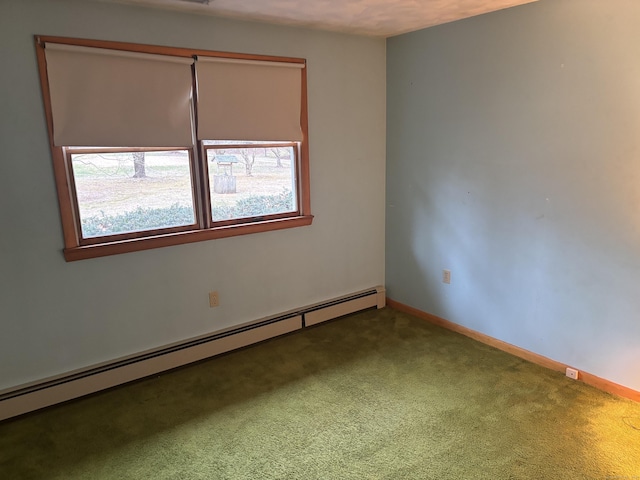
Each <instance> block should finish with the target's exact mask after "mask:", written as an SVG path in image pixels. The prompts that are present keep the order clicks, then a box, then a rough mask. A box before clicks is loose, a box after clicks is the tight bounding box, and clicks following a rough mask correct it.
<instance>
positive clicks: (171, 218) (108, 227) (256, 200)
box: [82, 190, 293, 237]
mask: <svg viewBox="0 0 640 480" xmlns="http://www.w3.org/2000/svg"><path fill="white" fill-rule="evenodd" d="M291 210H293V195H292V193H291V191H290V190H284V191H283V192H282V193H280V194H278V195H261V196H255V197H248V198H244V199H241V200H239V201H238V202H237V203H236V204H235V205H232V206H224V205H223V206H216V207H214V208H213V211H212V213H213V218H214V220H229V219H232V218H246V217H256V216H263V215H269V214H273V213H280V212H287V211H291ZM192 223H194V217H193V208H191V207H185V206H181V205H179V204H177V203H175V204H173V205H171V206H170V207H168V208H141V207H138V208H137V209H136V210H133V211H130V212H125V213H122V214H120V215H106V214H105V213H104V212H101V213H100V215H95V216H93V217H88V218H84V219H82V234H83V236H84V237H100V236H104V235H114V234H118V233H127V232H137V231H141V230H154V229H158V228H169V227H176V226H180V225H189V224H192Z"/></svg>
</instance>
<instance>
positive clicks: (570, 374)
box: [567, 367, 580, 380]
mask: <svg viewBox="0 0 640 480" xmlns="http://www.w3.org/2000/svg"><path fill="white" fill-rule="evenodd" d="M579 373H580V372H578V370H576V369H575V368H571V367H567V377H569V378H573V379H574V380H578V375H579Z"/></svg>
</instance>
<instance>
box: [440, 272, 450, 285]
mask: <svg viewBox="0 0 640 480" xmlns="http://www.w3.org/2000/svg"><path fill="white" fill-rule="evenodd" d="M442 283H451V270H446V269H445V270H442Z"/></svg>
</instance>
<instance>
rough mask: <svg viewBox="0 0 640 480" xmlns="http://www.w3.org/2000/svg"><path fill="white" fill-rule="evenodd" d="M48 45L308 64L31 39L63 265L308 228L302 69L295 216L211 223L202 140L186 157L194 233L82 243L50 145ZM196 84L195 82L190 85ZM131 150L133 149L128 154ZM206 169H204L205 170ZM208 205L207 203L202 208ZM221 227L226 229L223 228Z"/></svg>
mask: <svg viewBox="0 0 640 480" xmlns="http://www.w3.org/2000/svg"><path fill="white" fill-rule="evenodd" d="M46 42H51V43H62V44H69V45H78V46H86V47H96V48H108V49H112V50H124V51H130V52H140V53H151V54H159V55H171V56H174V57H176V56H177V57H189V58H192V57H193V56H204V57H222V58H232V59H239V60H257V61H268V62H286V63H302V64H306V61H305V60H304V59H301V58H293V57H276V56H268V55H253V54H244V53H231V52H218V51H211V50H199V49H188V48H178V47H164V46H156V45H143V44H133V43H125V42H111V41H103V40H89V39H76V38H69V37H53V36H41V35H36V36H35V43H36V56H37V61H38V68H39V72H40V84H41V88H42V96H43V103H44V110H45V117H46V121H47V129H48V134H49V146H50V148H51V153H52V160H53V170H54V177H55V183H56V189H57V193H58V204H59V208H60V218H61V221H62V230H63V236H64V249H63V253H64V258H65V260H66V261H76V260H82V259H88V258H95V257H102V256H107V255H116V254H121V253H128V252H135V251H141V250H148V249H154V248H161V247H166V246H171V245H181V244H186V243H193V242H201V241H206V240H214V239H218V238H227V237H233V236H239V235H249V234H253V233H259V232H268V231H274V230H281V229H286V228H295V227H301V226H306V225H311V223H312V222H313V215H311V196H310V191H309V188H310V179H309V143H308V127H309V125H308V105H307V69H306V68H302V69H301V82H302V88H301V97H302V98H301V112H300V126H301V129H302V141H301V142H299V144H298V151H297V152H296V153H297V155H296V157H297V165H296V177H297V178H296V182H297V183H296V186H297V188H296V190H297V192H296V193H297V202H298V204H297V207H298V209H297V212H295V213H294V214H291V215H290V214H285V215H284V216H283V215H281V214H278V215H269V216H265V217H252V218H249V219H239V220H238V221H237V222H235V223H233V224H227V222H216V223H213V222H211V213H210V212H209V214H206V210H208V209H209V205H210V201H209V198H208V197H209V193H208V191H209V189H208V185H207V179H206V178H204V177H205V174H206V173H207V168H208V166H207V162H206V155H205V148H204V145H203V142H202V141H198V142H197V143H196V145H194V147H195V148H197V153H198V154H197V155H196V154H195V153H196V152H195V151H194V149H193V148H192V149H191V150H190V155H192V156H193V163H192V165H194V166H195V168H196V171H195V172H193V184H192V188H193V190H194V195H195V196H194V204H195V205H194V206H195V210H196V219H197V226H196V227H195V228H193V229H191V228H186V229H185V228H183V227H179V231H173V229H170V230H171V231H168V230H163V231H156V230H153V231H149V230H147V231H144V232H137V233H139V234H140V235H144V236H137V235H133V234H132V235H128V234H127V235H125V237H126V238H123V236H121V235H114V236H110V237H99V238H98V242H99V243H94V240H95V239H92V240H91V241H90V242H87V241H82V235H81V232H80V230H79V229H80V223H79V220H78V218H77V213H76V212H77V207H76V206H75V205H76V204H75V203H74V202H75V190H74V187H73V174H72V172H71V171H70V167H69V164H68V161H67V158H66V155H65V152H64V148H63V147H57V146H55V145H54V142H53V115H52V110H51V98H50V92H49V83H48V78H47V67H46V58H45V51H44V44H45V43H46ZM194 81H195V80H194ZM128 150H132V149H128ZM203 164H204V165H203ZM204 202H207V203H204ZM222 223H224V224H222Z"/></svg>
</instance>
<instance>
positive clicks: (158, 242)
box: [64, 215, 313, 262]
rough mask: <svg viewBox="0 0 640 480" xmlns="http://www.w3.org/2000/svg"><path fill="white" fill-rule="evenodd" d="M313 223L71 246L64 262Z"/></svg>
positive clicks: (288, 221) (286, 221)
mask: <svg viewBox="0 0 640 480" xmlns="http://www.w3.org/2000/svg"><path fill="white" fill-rule="evenodd" d="M312 222H313V215H303V216H299V217H289V218H282V219H277V220H267V221H263V222H252V223H246V224H242V225H229V226H224V227H217V228H211V229H207V230H192V231H188V232H180V233H171V234H167V235H158V236H154V237H144V238H134V239H130V240H122V241H118V242H111V243H101V244H97V245H87V246H80V247H71V248H65V249H64V258H65V260H66V261H67V262H74V261H76V260H84V259H88V258H96V257H106V256H108V255H118V254H121V253H129V252H137V251H139V250H150V249H152V248H161V247H169V246H171V245H182V244H185V243H193V242H202V241H205V240H214V239H216V238H226V237H235V236H239V235H249V234H252V233H258V232H269V231H272V230H282V229H285V228H295V227H303V226H306V225H311V223H312Z"/></svg>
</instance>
